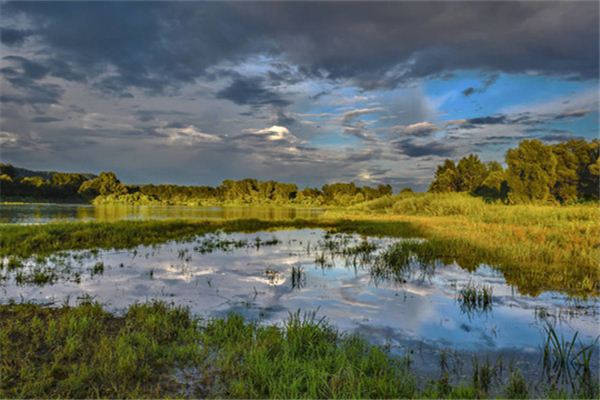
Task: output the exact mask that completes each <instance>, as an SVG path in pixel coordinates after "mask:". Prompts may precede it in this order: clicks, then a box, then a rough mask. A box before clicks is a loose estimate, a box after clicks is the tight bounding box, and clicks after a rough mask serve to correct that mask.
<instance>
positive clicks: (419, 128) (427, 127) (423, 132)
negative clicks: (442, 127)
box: [391, 121, 439, 136]
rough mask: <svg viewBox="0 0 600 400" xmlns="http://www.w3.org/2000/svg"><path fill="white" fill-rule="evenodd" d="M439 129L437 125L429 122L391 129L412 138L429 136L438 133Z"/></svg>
mask: <svg viewBox="0 0 600 400" xmlns="http://www.w3.org/2000/svg"><path fill="white" fill-rule="evenodd" d="M438 129H439V128H438V127H437V126H436V125H435V124H433V123H431V122H427V121H423V122H417V123H415V124H411V125H397V126H393V127H392V128H391V130H392V131H393V132H397V133H400V134H403V135H411V136H427V135H430V134H432V133H433V132H436V131H437V130H438Z"/></svg>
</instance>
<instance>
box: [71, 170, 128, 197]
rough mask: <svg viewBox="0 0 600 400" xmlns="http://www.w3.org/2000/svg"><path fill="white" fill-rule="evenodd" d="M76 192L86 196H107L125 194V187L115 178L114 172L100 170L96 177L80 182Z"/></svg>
mask: <svg viewBox="0 0 600 400" xmlns="http://www.w3.org/2000/svg"><path fill="white" fill-rule="evenodd" d="M78 193H80V194H83V195H86V196H94V197H95V196H98V195H100V196H107V195H110V194H116V195H121V194H126V193H127V188H126V187H125V185H123V184H122V183H121V181H119V180H118V179H117V176H116V175H115V174H114V172H101V173H100V175H98V177H96V178H94V179H90V180H87V181H85V182H83V183H82V184H81V186H80V187H79V190H78Z"/></svg>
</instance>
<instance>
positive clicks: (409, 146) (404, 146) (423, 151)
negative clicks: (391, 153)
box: [392, 139, 455, 157]
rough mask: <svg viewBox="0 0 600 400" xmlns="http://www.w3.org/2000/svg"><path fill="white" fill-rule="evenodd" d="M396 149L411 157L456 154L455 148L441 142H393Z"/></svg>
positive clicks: (407, 140)
mask: <svg viewBox="0 0 600 400" xmlns="http://www.w3.org/2000/svg"><path fill="white" fill-rule="evenodd" d="M392 145H393V146H394V148H396V149H397V150H398V151H399V152H400V153H402V154H405V155H407V156H409V157H422V156H438V157H448V156H451V155H452V154H454V151H455V147H454V146H452V145H449V144H447V143H443V142H441V141H431V142H423V143H421V142H416V141H414V140H411V139H406V140H397V141H395V142H392Z"/></svg>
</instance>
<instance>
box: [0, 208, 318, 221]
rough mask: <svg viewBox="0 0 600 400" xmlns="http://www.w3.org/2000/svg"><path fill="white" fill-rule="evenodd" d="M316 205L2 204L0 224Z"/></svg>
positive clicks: (263, 215)
mask: <svg viewBox="0 0 600 400" xmlns="http://www.w3.org/2000/svg"><path fill="white" fill-rule="evenodd" d="M322 212H323V210H321V209H316V208H306V209H299V208H282V207H256V206H252V207H192V206H125V205H99V206H94V205H89V204H0V223H9V224H33V223H37V224H39V223H48V222H56V221H98V222H113V221H118V220H148V219H188V220H207V219H208V220H210V219H237V218H260V219H277V220H282V219H293V218H305V219H310V218H314V217H316V216H318V215H319V214H321V213H322Z"/></svg>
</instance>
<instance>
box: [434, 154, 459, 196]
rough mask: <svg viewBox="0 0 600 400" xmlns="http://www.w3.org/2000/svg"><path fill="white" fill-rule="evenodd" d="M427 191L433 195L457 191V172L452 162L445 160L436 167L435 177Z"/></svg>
mask: <svg viewBox="0 0 600 400" xmlns="http://www.w3.org/2000/svg"><path fill="white" fill-rule="evenodd" d="M429 191H430V192H434V193H443V192H456V191H458V171H457V169H456V165H455V164H454V161H452V160H445V161H444V163H443V164H442V165H438V167H437V169H436V171H435V177H434V178H433V181H432V182H431V184H430V185H429Z"/></svg>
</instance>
